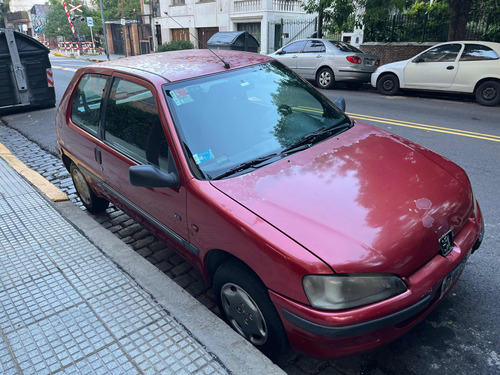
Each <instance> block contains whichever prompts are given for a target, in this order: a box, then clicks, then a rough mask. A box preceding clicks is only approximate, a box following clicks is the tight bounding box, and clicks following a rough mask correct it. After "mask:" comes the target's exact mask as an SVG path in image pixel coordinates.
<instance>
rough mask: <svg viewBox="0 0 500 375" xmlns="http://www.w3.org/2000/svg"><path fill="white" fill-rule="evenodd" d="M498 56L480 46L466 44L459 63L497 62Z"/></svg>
mask: <svg viewBox="0 0 500 375" xmlns="http://www.w3.org/2000/svg"><path fill="white" fill-rule="evenodd" d="M498 59H499V56H498V54H497V53H496V52H495V51H493V50H492V49H491V48H490V47H486V46H483V45H481V44H466V45H465V48H464V52H463V53H462V57H460V61H478V60H498Z"/></svg>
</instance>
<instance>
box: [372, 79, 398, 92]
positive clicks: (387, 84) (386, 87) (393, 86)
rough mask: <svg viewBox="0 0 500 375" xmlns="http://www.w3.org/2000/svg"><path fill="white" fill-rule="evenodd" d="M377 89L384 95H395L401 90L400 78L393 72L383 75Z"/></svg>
mask: <svg viewBox="0 0 500 375" xmlns="http://www.w3.org/2000/svg"><path fill="white" fill-rule="evenodd" d="M377 90H378V92H379V93H381V94H382V95H395V94H396V93H397V92H398V91H399V79H398V77H396V76H395V75H393V74H386V75H383V76H382V77H380V78H379V79H378V82H377Z"/></svg>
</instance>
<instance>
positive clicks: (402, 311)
mask: <svg viewBox="0 0 500 375" xmlns="http://www.w3.org/2000/svg"><path fill="white" fill-rule="evenodd" d="M483 233H484V223H483V219H482V215H481V212H480V210H479V208H478V212H477V214H476V218H474V219H469V221H468V222H467V224H466V225H465V226H464V228H462V230H461V231H460V233H459V234H458V235H457V237H456V238H455V246H454V248H453V250H452V252H451V253H450V254H448V255H447V256H446V257H443V256H441V255H439V254H438V255H436V256H434V257H433V258H432V259H431V260H430V261H429V262H428V263H427V264H425V265H424V266H423V267H422V268H420V269H419V270H418V271H416V272H415V273H414V274H413V275H411V276H410V277H408V278H405V279H404V281H405V282H406V284H407V285H408V290H407V291H406V292H404V293H402V294H400V295H398V296H395V297H393V298H390V299H387V300H384V301H380V302H377V303H374V304H371V305H367V306H362V307H360V308H356V309H351V310H344V311H337V312H332V311H321V310H316V309H314V308H312V307H311V306H306V305H303V304H300V303H298V302H295V301H292V300H289V299H287V298H286V297H283V296H281V295H278V294H276V293H273V292H270V296H271V300H272V301H273V303H274V305H275V306H276V308H277V310H278V312H279V314H280V316H281V318H282V321H283V324H284V326H285V329H286V331H287V334H288V339H289V342H290V344H291V346H292V347H293V348H295V349H296V350H298V351H301V352H304V353H306V354H308V355H310V356H312V357H318V358H325V359H326V358H335V357H342V356H346V355H350V354H355V353H359V352H362V351H366V350H369V349H372V348H375V347H377V346H380V345H382V344H385V343H388V342H390V341H392V340H394V339H396V338H398V337H400V336H401V335H403V334H404V333H406V332H407V331H409V330H410V329H411V328H412V327H414V326H415V325H416V324H418V323H419V322H420V321H421V320H422V319H424V318H425V317H426V316H427V315H428V314H429V313H430V312H431V311H432V309H433V308H434V307H436V306H437V305H438V304H439V303H440V302H441V300H442V299H443V297H444V296H445V295H446V294H447V293H448V292H449V290H450V289H451V287H452V286H453V285H454V284H455V283H456V281H457V280H458V278H459V277H460V274H461V272H462V270H463V267H464V266H465V262H466V261H467V258H468V256H469V255H470V254H471V253H473V252H474V251H475V250H476V249H477V248H478V247H479V245H480V244H481V241H482V237H483ZM450 276H452V279H451V280H450Z"/></svg>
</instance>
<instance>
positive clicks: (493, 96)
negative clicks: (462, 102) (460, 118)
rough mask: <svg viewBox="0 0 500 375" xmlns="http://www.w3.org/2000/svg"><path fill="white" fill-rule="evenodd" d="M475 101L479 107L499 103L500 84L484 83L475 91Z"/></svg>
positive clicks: (493, 82)
mask: <svg viewBox="0 0 500 375" xmlns="http://www.w3.org/2000/svg"><path fill="white" fill-rule="evenodd" d="M476 101H477V102H478V103H479V104H481V105H487V106H494V105H497V104H498V103H500V83H499V82H498V81H486V82H483V83H481V84H480V85H479V87H478V88H477V89H476Z"/></svg>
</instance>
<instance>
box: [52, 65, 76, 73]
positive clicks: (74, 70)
mask: <svg viewBox="0 0 500 375" xmlns="http://www.w3.org/2000/svg"><path fill="white" fill-rule="evenodd" d="M52 68H53V69H62V70H69V71H70V72H76V70H77V69H73V68H64V67H62V66H53V67H52Z"/></svg>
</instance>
